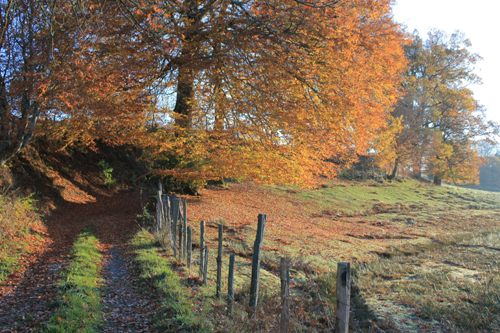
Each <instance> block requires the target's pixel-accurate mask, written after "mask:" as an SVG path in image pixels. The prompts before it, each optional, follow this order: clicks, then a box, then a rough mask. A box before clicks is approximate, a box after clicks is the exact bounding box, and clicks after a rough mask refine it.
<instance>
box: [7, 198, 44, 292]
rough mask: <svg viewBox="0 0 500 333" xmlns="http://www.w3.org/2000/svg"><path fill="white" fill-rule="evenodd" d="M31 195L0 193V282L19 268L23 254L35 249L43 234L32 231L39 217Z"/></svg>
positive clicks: (38, 222)
mask: <svg viewBox="0 0 500 333" xmlns="http://www.w3.org/2000/svg"><path fill="white" fill-rule="evenodd" d="M34 202H35V200H34V199H33V198H32V197H31V196H28V197H25V198H9V197H6V196H3V195H0V283H2V282H3V281H4V280H5V279H6V278H7V277H8V276H9V274H10V273H12V272H13V271H15V270H17V269H19V267H20V261H19V259H20V258H21V257H22V255H23V254H25V253H28V252H31V251H32V250H33V249H35V246H36V245H37V243H39V242H40V240H42V238H43V236H41V235H40V234H36V233H35V232H33V228H34V227H35V226H37V225H39V224H40V219H39V216H38V214H37V213H36V209H35V207H34V206H33V204H34Z"/></svg>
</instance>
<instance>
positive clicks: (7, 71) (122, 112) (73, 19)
mask: <svg viewBox="0 0 500 333" xmlns="http://www.w3.org/2000/svg"><path fill="white" fill-rule="evenodd" d="M101 4H104V2H101V3H94V1H86V0H75V1H59V0H50V1H49V0H47V1H43V0H33V1H30V0H23V1H18V0H7V1H2V2H1V3H0V27H1V36H0V66H1V71H0V92H1V94H0V96H1V97H0V123H1V124H0V126H1V127H0V136H1V141H0V164H2V165H3V164H4V163H5V162H6V161H8V160H9V159H10V158H12V157H13V156H14V155H15V154H16V153H18V152H19V151H20V150H21V149H22V148H23V147H25V146H26V145H27V144H28V142H29V141H30V140H31V138H32V137H33V135H34V133H35V128H38V130H37V131H38V132H39V134H40V135H47V136H49V137H50V139H52V140H57V139H62V141H63V142H66V143H67V144H71V143H74V142H77V141H78V142H80V143H82V144H85V145H90V144H92V143H93V141H94V140H95V139H97V138H103V139H104V140H107V141H110V142H118V143H119V142H121V141H120V140H123V138H126V139H127V140H130V139H131V137H134V136H137V135H138V133H141V132H143V131H141V130H140V127H141V123H143V120H144V110H145V108H146V106H147V105H148V104H151V96H152V95H151V94H150V92H149V91H148V90H147V89H145V87H147V85H148V76H147V72H146V71H145V70H144V68H145V67H146V66H144V62H145V61H147V60H146V59H145V58H144V57H143V52H146V51H147V50H146V49H145V48H140V47H137V48H136V46H137V45H138V44H139V43H140V41H138V40H137V38H136V36H134V35H133V34H131V33H130V32H131V30H132V27H133V25H132V24H129V25H127V24H126V22H128V21H127V19H126V18H124V16H120V13H119V11H118V10H114V9H113V7H112V6H105V7H104V8H103V7H101V6H100V5H101ZM131 54H134V57H133V58H132V57H131V56H130V55H131ZM40 122H41V125H42V126H41V127H40V126H38V125H40V124H39V123H40Z"/></svg>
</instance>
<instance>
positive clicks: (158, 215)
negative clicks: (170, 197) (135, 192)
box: [155, 183, 162, 232]
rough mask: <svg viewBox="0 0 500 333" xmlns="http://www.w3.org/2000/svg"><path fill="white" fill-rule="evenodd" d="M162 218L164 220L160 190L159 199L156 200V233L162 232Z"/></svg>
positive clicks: (159, 192)
mask: <svg viewBox="0 0 500 333" xmlns="http://www.w3.org/2000/svg"><path fill="white" fill-rule="evenodd" d="M160 187H161V183H160ZM161 218H162V202H161V190H159V191H158V199H157V200H156V226H155V229H156V232H159V231H160V226H161Z"/></svg>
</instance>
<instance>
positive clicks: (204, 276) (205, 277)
mask: <svg viewBox="0 0 500 333" xmlns="http://www.w3.org/2000/svg"><path fill="white" fill-rule="evenodd" d="M203 268H204V269H205V271H204V272H203V283H204V284H205V286H206V285H207V272H208V245H205V264H204V265H203Z"/></svg>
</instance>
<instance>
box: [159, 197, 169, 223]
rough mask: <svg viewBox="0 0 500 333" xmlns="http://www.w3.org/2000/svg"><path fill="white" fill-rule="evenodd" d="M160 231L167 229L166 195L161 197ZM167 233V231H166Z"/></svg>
mask: <svg viewBox="0 0 500 333" xmlns="http://www.w3.org/2000/svg"><path fill="white" fill-rule="evenodd" d="M161 208H162V209H161V215H162V217H161V229H166V228H167V195H166V194H162V195H161ZM166 230H167V231H168V229H166Z"/></svg>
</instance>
